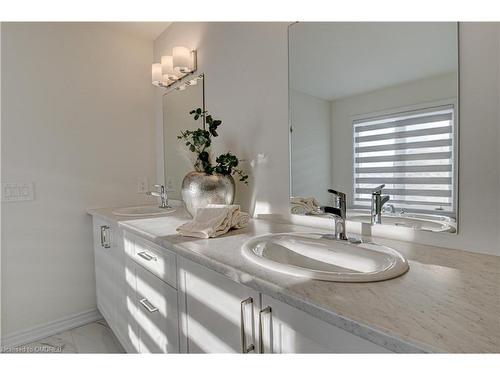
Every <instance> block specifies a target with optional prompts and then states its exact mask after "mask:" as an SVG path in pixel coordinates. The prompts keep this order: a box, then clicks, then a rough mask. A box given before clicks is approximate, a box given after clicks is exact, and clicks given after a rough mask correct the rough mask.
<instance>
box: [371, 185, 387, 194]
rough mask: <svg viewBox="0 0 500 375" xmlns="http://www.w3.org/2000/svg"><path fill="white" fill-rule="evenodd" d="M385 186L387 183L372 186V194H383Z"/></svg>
mask: <svg viewBox="0 0 500 375" xmlns="http://www.w3.org/2000/svg"><path fill="white" fill-rule="evenodd" d="M383 188H385V184H382V185H379V186H377V187H374V188H372V194H382V189H383Z"/></svg>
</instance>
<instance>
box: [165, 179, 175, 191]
mask: <svg viewBox="0 0 500 375" xmlns="http://www.w3.org/2000/svg"><path fill="white" fill-rule="evenodd" d="M166 188H167V191H174V183H173V182H172V180H168V181H167V186H166Z"/></svg>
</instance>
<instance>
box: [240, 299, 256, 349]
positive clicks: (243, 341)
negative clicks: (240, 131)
mask: <svg viewBox="0 0 500 375" xmlns="http://www.w3.org/2000/svg"><path fill="white" fill-rule="evenodd" d="M247 305H250V309H251V318H250V321H251V325H252V327H251V329H252V330H251V332H250V335H251V338H252V341H253V340H254V324H253V321H254V319H253V298H252V297H248V298H247V299H246V300H243V301H241V306H240V312H241V323H240V329H241V352H242V353H250V352H252V351H254V350H255V345H254V344H253V343H250V344H248V343H247V332H246V328H245V318H246V314H245V310H246V306H247Z"/></svg>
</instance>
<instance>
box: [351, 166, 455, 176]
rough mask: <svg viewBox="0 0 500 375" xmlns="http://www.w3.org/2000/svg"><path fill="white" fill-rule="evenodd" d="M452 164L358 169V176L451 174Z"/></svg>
mask: <svg viewBox="0 0 500 375" xmlns="http://www.w3.org/2000/svg"><path fill="white" fill-rule="evenodd" d="M451 171H452V165H451V164H442V165H394V166H392V167H357V168H356V169H355V173H356V174H361V173H405V172H451Z"/></svg>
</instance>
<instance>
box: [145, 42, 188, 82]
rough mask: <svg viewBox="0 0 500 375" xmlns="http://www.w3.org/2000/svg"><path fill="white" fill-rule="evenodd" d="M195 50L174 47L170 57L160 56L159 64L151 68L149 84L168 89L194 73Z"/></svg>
mask: <svg viewBox="0 0 500 375" xmlns="http://www.w3.org/2000/svg"><path fill="white" fill-rule="evenodd" d="M196 68H197V67H196V50H190V49H189V48H187V47H182V46H178V47H174V48H173V50H172V56H162V58H161V63H155V64H153V65H152V68H151V78H152V80H151V82H152V84H153V85H154V86H158V87H169V86H171V85H173V84H174V83H175V82H177V81H179V80H180V79H182V78H184V77H186V76H187V75H189V74H191V73H194V72H195V71H196Z"/></svg>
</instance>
